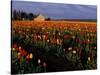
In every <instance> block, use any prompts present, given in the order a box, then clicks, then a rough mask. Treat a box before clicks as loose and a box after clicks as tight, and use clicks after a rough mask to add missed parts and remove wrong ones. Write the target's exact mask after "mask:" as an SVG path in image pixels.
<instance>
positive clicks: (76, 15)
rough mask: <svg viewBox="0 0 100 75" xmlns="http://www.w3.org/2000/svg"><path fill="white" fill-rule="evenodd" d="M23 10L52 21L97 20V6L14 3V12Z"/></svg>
mask: <svg viewBox="0 0 100 75" xmlns="http://www.w3.org/2000/svg"><path fill="white" fill-rule="evenodd" d="M14 9H16V10H23V11H25V12H27V13H30V12H32V13H34V14H39V13H41V14H43V15H44V16H45V17H50V18H52V19H96V18H97V7H96V6H95V5H76V4H58V3H45V2H25V1H12V11H13V10H14Z"/></svg>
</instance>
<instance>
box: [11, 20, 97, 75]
mask: <svg viewBox="0 0 100 75" xmlns="http://www.w3.org/2000/svg"><path fill="white" fill-rule="evenodd" d="M11 33H12V46H11V65H12V67H11V69H12V73H13V74H15V73H19V74H20V73H22V74H23V73H40V72H58V71H73V70H91V69H96V68H97V24H96V22H81V21H12V31H11Z"/></svg>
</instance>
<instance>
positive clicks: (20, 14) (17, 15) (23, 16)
mask: <svg viewBox="0 0 100 75" xmlns="http://www.w3.org/2000/svg"><path fill="white" fill-rule="evenodd" d="M36 16H37V14H33V13H32V12H30V13H27V12H25V11H20V10H18V11H17V10H13V11H12V20H34V18H35V17H36ZM45 20H50V18H49V17H48V18H46V19H45Z"/></svg>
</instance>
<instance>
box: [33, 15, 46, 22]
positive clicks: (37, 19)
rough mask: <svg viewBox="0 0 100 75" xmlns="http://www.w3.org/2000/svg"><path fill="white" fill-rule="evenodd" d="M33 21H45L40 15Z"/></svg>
mask: <svg viewBox="0 0 100 75" xmlns="http://www.w3.org/2000/svg"><path fill="white" fill-rule="evenodd" d="M34 21H45V17H44V16H43V15H42V14H39V15H37V16H36V17H35V18H34Z"/></svg>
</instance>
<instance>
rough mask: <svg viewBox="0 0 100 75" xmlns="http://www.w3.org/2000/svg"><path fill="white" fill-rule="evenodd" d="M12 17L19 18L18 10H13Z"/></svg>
mask: <svg viewBox="0 0 100 75" xmlns="http://www.w3.org/2000/svg"><path fill="white" fill-rule="evenodd" d="M12 19H13V20H17V11H16V10H14V11H13V12H12Z"/></svg>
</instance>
